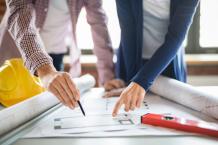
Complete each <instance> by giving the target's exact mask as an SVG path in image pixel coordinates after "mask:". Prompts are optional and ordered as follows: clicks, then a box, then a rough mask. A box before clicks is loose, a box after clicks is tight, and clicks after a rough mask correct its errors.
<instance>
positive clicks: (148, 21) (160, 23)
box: [142, 0, 170, 59]
mask: <svg viewBox="0 0 218 145" xmlns="http://www.w3.org/2000/svg"><path fill="white" fill-rule="evenodd" d="M169 19H170V0H143V49H142V57H143V58H144V59H149V58H151V57H152V55H153V54H154V53H155V51H156V50H157V49H158V48H159V47H160V46H161V45H162V44H163V43H164V41H165V35H166V33H167V31H168V26H169Z"/></svg>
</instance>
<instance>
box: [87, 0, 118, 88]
mask: <svg viewBox="0 0 218 145" xmlns="http://www.w3.org/2000/svg"><path fill="white" fill-rule="evenodd" d="M86 11H87V22H88V23H89V25H90V26H91V32H92V37H93V41H94V49H93V52H94V53H95V55H96V56H97V70H98V76H99V80H100V84H101V85H102V84H104V83H105V82H107V81H109V80H111V79H113V78H114V77H115V72H114V63H113V49H112V43H111V39H110V36H109V32H108V28H107V16H106V14H105V12H104V10H103V9H102V0H90V1H87V6H86Z"/></svg>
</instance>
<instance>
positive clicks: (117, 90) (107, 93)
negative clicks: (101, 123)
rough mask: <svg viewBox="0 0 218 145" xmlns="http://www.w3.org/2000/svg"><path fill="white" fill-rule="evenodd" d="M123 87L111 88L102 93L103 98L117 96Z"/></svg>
mask: <svg viewBox="0 0 218 145" xmlns="http://www.w3.org/2000/svg"><path fill="white" fill-rule="evenodd" d="M124 89H125V88H119V89H113V90H111V91H107V92H105V93H104V96H103V98H111V97H119V96H120V95H121V93H122V92H123V90H124Z"/></svg>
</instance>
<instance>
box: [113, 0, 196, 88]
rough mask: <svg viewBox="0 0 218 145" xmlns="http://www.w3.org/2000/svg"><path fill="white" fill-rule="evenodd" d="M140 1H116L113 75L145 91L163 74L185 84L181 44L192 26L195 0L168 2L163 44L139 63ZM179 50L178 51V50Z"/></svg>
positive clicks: (140, 56) (141, 13)
mask: <svg viewBox="0 0 218 145" xmlns="http://www.w3.org/2000/svg"><path fill="white" fill-rule="evenodd" d="M142 2H143V0H116V4H117V12H118V18H119V23H120V28H121V42H120V46H119V49H118V52H117V64H116V75H117V77H118V78H121V79H123V80H124V81H125V82H126V83H127V84H128V83H129V82H131V81H133V82H136V83H138V84H139V85H140V86H142V87H143V88H144V89H145V90H146V91H147V90H148V89H149V87H150V86H151V85H152V83H153V81H154V79H155V78H156V77H157V76H158V75H160V74H163V75H166V76H168V77H171V78H175V79H177V80H179V81H183V82H186V66H185V63H184V60H183V54H184V48H181V45H182V43H183V41H184V39H185V36H186V34H187V32H188V29H189V27H190V25H191V23H192V19H193V15H194V13H195V11H196V7H197V5H198V3H199V0H171V6H170V23H169V27H168V32H167V34H166V36H165V42H164V43H163V44H162V45H161V46H160V48H158V50H157V51H156V52H155V53H154V55H153V56H152V57H151V58H150V59H149V60H148V61H142V44H143V42H142V41H143V3H142ZM180 48H181V49H180Z"/></svg>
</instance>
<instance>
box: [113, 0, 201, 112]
mask: <svg viewBox="0 0 218 145" xmlns="http://www.w3.org/2000/svg"><path fill="white" fill-rule="evenodd" d="M198 2H199V0H187V1H186V0H181V1H179V3H180V4H179V6H178V7H177V8H176V10H175V14H174V15H173V17H172V19H171V23H170V25H169V28H168V33H167V35H166V37H165V42H164V44H163V45H162V46H161V47H160V48H159V49H158V50H157V51H156V52H155V54H154V55H153V56H152V58H151V59H150V60H149V61H148V63H146V64H145V65H144V66H143V67H142V68H141V69H140V70H139V72H138V73H137V74H136V76H135V77H134V78H133V79H132V82H131V83H130V84H129V85H128V87H127V88H126V89H125V90H124V91H123V92H122V93H121V95H120V98H119V100H118V101H117V103H116V105H115V107H114V110H113V116H116V115H117V113H118V111H119V109H120V107H121V106H122V105H123V104H125V111H127V112H128V111H129V110H130V109H131V110H134V109H135V107H140V104H141V102H142V101H143V99H144V96H145V93H146V91H147V89H148V88H149V87H150V86H151V84H152V82H153V80H154V79H155V78H156V77H157V76H158V75H159V74H160V73H161V72H162V71H163V70H164V69H165V68H166V67H167V65H168V64H169V63H170V61H171V60H172V59H173V58H174V56H175V55H176V53H177V51H178V49H179V48H180V46H181V44H182V42H183V40H184V38H185V35H186V33H187V31H188V29H189V27H190V24H191V20H192V18H193V15H194V13H195V9H196V6H197V4H198Z"/></svg>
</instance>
